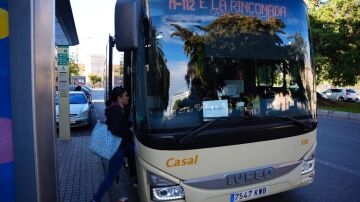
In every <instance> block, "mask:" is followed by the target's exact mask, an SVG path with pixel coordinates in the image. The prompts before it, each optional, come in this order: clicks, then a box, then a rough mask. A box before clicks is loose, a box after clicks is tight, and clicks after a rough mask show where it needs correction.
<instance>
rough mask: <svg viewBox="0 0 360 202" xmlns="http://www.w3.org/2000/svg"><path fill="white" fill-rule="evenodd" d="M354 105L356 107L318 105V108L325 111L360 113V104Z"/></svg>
mask: <svg viewBox="0 0 360 202" xmlns="http://www.w3.org/2000/svg"><path fill="white" fill-rule="evenodd" d="M352 104H354V105H353V106H338V107H333V106H321V105H318V108H319V109H324V110H332V111H340V112H351V113H360V104H358V103H352Z"/></svg>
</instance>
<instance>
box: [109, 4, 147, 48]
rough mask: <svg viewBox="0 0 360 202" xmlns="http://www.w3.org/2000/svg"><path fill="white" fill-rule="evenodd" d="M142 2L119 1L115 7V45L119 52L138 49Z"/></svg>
mask: <svg viewBox="0 0 360 202" xmlns="http://www.w3.org/2000/svg"><path fill="white" fill-rule="evenodd" d="M140 6H141V0H117V1H116V5H115V45H116V49H117V50H118V51H128V50H134V49H137V48H138V46H139V41H138V37H139V31H138V29H139V21H140V8H141V7H140Z"/></svg>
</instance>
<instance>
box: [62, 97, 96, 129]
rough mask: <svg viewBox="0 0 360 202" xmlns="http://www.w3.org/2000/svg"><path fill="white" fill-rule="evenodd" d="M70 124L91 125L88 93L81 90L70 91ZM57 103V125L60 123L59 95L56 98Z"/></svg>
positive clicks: (76, 125)
mask: <svg viewBox="0 0 360 202" xmlns="http://www.w3.org/2000/svg"><path fill="white" fill-rule="evenodd" d="M69 101H70V126H71V127H79V126H90V125H91V118H90V115H91V113H90V105H89V103H88V101H87V98H86V95H85V94H84V93H83V92H81V91H70V92H69ZM55 103H56V125H57V126H58V125H59V102H58V96H56V98H55Z"/></svg>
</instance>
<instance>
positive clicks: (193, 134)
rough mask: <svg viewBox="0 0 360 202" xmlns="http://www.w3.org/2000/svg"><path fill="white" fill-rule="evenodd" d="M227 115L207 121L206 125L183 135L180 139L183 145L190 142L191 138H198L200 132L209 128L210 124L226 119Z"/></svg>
mask: <svg viewBox="0 0 360 202" xmlns="http://www.w3.org/2000/svg"><path fill="white" fill-rule="evenodd" d="M224 118H226V119H227V117H219V118H216V119H214V120H211V121H209V122H207V123H205V124H204V125H202V126H200V127H198V128H197V129H195V130H193V131H191V132H190V133H188V134H186V135H185V136H183V137H181V138H180V139H179V140H178V141H179V143H180V144H181V145H184V144H186V143H188V142H190V141H191V140H193V139H194V138H196V137H197V136H198V133H200V132H201V131H203V130H205V129H206V128H208V127H209V126H210V125H212V124H213V123H215V122H217V121H219V120H221V119H224Z"/></svg>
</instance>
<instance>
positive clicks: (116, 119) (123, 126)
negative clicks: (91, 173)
mask: <svg viewBox="0 0 360 202" xmlns="http://www.w3.org/2000/svg"><path fill="white" fill-rule="evenodd" d="M128 103H129V95H128V93H127V91H126V90H125V89H124V88H122V87H115V88H114V89H113V90H112V91H111V94H110V100H109V101H107V105H109V106H107V108H106V109H105V116H106V124H107V126H108V130H109V131H111V133H112V134H113V135H115V136H118V137H121V138H122V141H121V144H120V147H119V148H118V150H117V151H116V152H115V154H114V156H113V157H112V158H111V159H110V160H109V167H108V171H107V174H106V176H105V179H104V180H103V182H102V183H101V185H100V187H99V189H98V190H97V192H96V194H95V195H94V197H93V200H92V202H100V201H101V198H102V197H103V196H104V195H105V193H106V192H107V191H108V190H109V188H110V187H111V185H112V184H113V182H114V180H115V179H116V177H117V176H118V173H119V171H120V169H121V166H122V165H123V164H124V157H125V156H126V157H128V160H129V165H130V166H134V165H135V162H134V147H133V139H132V138H133V137H132V132H131V130H130V127H131V123H130V122H129V120H128V119H127V118H126V117H125V115H124V107H125V106H126V105H128ZM130 170H132V171H134V168H130ZM132 174H134V173H132Z"/></svg>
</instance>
